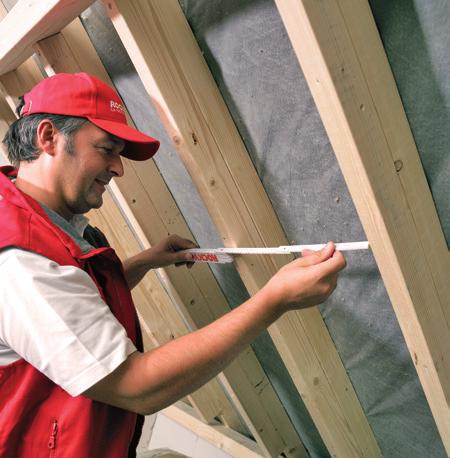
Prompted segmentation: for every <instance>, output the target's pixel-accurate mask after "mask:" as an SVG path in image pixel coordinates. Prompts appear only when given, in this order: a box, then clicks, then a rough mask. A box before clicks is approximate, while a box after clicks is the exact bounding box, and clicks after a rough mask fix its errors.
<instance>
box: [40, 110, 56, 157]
mask: <svg viewBox="0 0 450 458" xmlns="http://www.w3.org/2000/svg"><path fill="white" fill-rule="evenodd" d="M58 137H59V131H58V129H56V127H55V126H54V124H53V123H52V122H51V121H50V120H49V119H43V120H42V121H41V122H40V123H39V124H38V127H37V129H36V146H37V148H38V149H39V150H40V151H42V152H43V153H47V154H49V155H50V156H54V155H55V153H56V142H57V140H58Z"/></svg>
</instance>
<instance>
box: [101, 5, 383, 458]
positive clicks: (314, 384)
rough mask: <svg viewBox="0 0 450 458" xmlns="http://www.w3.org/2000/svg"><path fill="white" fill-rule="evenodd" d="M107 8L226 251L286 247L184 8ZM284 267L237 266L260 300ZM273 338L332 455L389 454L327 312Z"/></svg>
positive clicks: (286, 323) (276, 328)
mask: <svg viewBox="0 0 450 458" xmlns="http://www.w3.org/2000/svg"><path fill="white" fill-rule="evenodd" d="M105 5H106V9H107V11H108V14H109V15H110V17H111V19H112V21H113V24H114V25H115V27H116V30H117V31H118V33H119V35H120V36H121V39H122V41H123V43H124V45H125V47H126V48H127V50H128V53H129V55H130V57H131V58H132V60H133V62H134V64H135V67H136V69H137V71H138V73H139V75H140V77H141V80H142V81H143V83H144V86H145V87H146V89H147V91H148V93H149V95H150V97H151V99H152V101H153V102H154V104H155V106H156V107H157V110H158V111H159V113H160V117H161V119H162V120H163V122H164V124H165V127H166V129H167V131H168V133H169V135H170V137H171V138H172V139H173V141H174V143H175V145H176V146H177V148H178V151H179V152H180V155H181V157H182V159H183V161H184V163H185V165H186V167H187V169H188V171H189V173H190V175H191V176H192V178H193V180H194V182H195V184H196V185H197V187H198V189H199V192H200V194H201V196H202V198H203V200H204V202H205V204H206V206H207V208H208V210H209V212H210V214H211V216H212V218H213V220H214V222H215V224H216V226H217V228H218V230H219V232H220V234H221V236H222V238H223V240H224V241H225V243H226V244H227V245H230V246H232V245H242V246H264V245H266V246H276V245H280V244H286V243H287V241H286V239H285V236H284V234H283V231H282V229H281V226H280V225H279V223H278V220H277V218H276V216H275V214H274V211H273V209H272V207H271V205H270V203H269V200H268V198H267V196H266V194H265V192H264V190H263V188H262V185H261V182H260V180H259V178H258V177H257V175H256V172H255V170H254V167H253V165H252V163H251V161H250V159H249V156H248V153H247V152H246V150H245V148H244V146H243V144H242V141H241V139H240V136H239V134H238V132H237V130H236V128H235V126H234V124H233V122H232V120H231V117H230V115H229V113H228V110H227V108H226V106H225V104H224V102H223V100H222V98H221V96H220V94H219V92H218V90H217V88H216V85H215V83H214V80H213V78H212V76H211V74H210V73H209V70H208V68H207V66H206V63H205V61H204V59H203V57H202V55H201V52H200V50H199V49H198V46H197V43H196V42H195V39H194V37H193V35H192V32H191V31H190V29H189V26H188V24H187V22H186V19H185V17H184V15H183V14H182V12H181V9H180V6H179V4H178V2H177V1H174V0H168V1H165V2H163V3H162V2H158V1H133V2H126V1H122V0H118V1H112V0H111V1H105ZM125 192H126V191H124V193H125ZM285 261H286V259H284V260H283V261H281V260H280V259H279V258H277V259H275V258H264V259H263V258H262V257H258V258H257V259H256V258H254V259H251V260H250V259H249V258H245V257H242V258H241V259H240V260H238V261H237V267H238V270H239V272H240V274H241V276H242V278H243V280H244V282H245V284H246V286H247V289H248V290H249V291H250V292H251V293H254V292H256V291H257V290H258V289H259V288H261V287H262V286H263V285H264V284H265V282H266V281H267V280H268V279H269V277H270V276H271V275H272V274H273V273H274V272H275V271H276V270H277V268H278V267H280V266H281V265H282V263H283V262H285ZM270 333H271V336H272V338H273V340H274V342H275V344H276V346H277V348H278V350H279V352H280V354H281V356H282V358H283V360H284V362H285V363H286V365H287V368H288V370H289V371H290V374H291V376H292V379H293V381H294V383H295V384H296V386H297V388H298V390H299V392H300V393H301V394H302V396H303V399H304V401H305V404H306V405H307V407H308V409H309V412H310V414H311V416H312V418H313V420H314V421H315V423H316V425H317V427H318V429H319V431H320V433H321V434H322V437H323V439H324V441H325V443H326V445H327V447H328V449H329V450H330V452H331V453H332V454H333V455H337V456H343V457H344V456H345V457H361V456H371V457H374V456H380V452H379V449H378V445H377V443H376V441H375V439H374V436H373V433H372V431H371V429H370V427H369V425H368V423H367V419H366V417H365V416H364V413H363V411H362V408H361V406H360V404H359V401H358V399H357V397H356V395H355V392H354V390H353V387H352V385H351V383H350V381H349V379H348V377H347V374H346V371H345V369H344V367H343V366H342V363H341V361H340V358H339V356H338V354H337V351H336V349H335V347H334V344H333V342H332V341H331V338H330V336H329V334H328V331H327V330H326V327H325V325H324V323H323V321H322V318H321V316H320V314H319V312H318V310H317V309H310V310H307V311H303V312H296V313H291V314H289V315H288V316H285V317H284V318H283V319H281V320H279V321H278V322H277V323H276V324H274V325H273V326H272V327H271V329H270Z"/></svg>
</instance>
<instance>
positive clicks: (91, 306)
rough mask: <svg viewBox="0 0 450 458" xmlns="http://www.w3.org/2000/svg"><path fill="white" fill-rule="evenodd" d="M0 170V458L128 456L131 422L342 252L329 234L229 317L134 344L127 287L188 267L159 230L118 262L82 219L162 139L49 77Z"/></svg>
mask: <svg viewBox="0 0 450 458" xmlns="http://www.w3.org/2000/svg"><path fill="white" fill-rule="evenodd" d="M4 143H5V145H6V148H7V151H8V155H9V158H10V161H11V162H12V163H13V164H14V165H16V166H17V167H18V170H16V169H13V168H12V167H3V168H2V170H1V171H2V173H1V174H0V227H1V228H2V232H1V234H0V278H1V285H0V456H2V457H29V456H34V457H37V456H41V455H42V456H53V455H55V456H58V454H59V456H64V457H65V458H71V457H108V458H109V457H111V458H112V457H124V456H127V455H128V456H133V455H134V454H135V447H136V444H137V440H138V438H139V433H140V426H141V418H140V416H139V415H137V414H149V413H151V412H155V411H157V410H159V409H161V408H163V407H165V406H167V405H169V404H171V403H172V402H174V401H176V400H177V399H180V398H182V397H183V396H185V395H186V394H188V393H190V392H192V391H194V390H196V389H197V388H198V387H199V386H201V385H202V384H204V383H205V382H207V381H208V380H209V379H211V378H212V377H214V376H215V375H216V374H217V373H219V372H220V371H222V370H223V368H224V367H225V366H226V365H227V364H228V363H229V362H230V361H231V360H232V359H233V358H234V357H235V356H236V355H237V354H238V353H239V352H240V351H241V350H243V349H244V348H245V347H246V346H247V345H248V344H249V343H250V342H251V341H252V340H253V339H254V338H255V337H256V336H257V335H258V334H259V333H261V332H262V331H263V330H265V329H266V328H267V327H268V326H269V325H270V324H272V323H273V322H274V321H275V320H276V319H278V318H279V317H280V316H281V315H283V314H284V313H285V312H287V311H289V310H293V309H301V308H304V307H308V306H312V305H315V304H318V303H321V302H323V301H324V300H325V299H326V298H327V297H328V296H329V295H330V294H331V292H332V291H333V290H334V288H335V286H336V281H337V274H338V272H339V271H340V270H341V269H343V268H344V266H345V260H344V258H343V256H342V254H341V253H339V252H336V251H335V250H334V245H333V244H332V243H330V244H328V245H327V247H326V248H325V249H324V250H322V251H321V252H317V253H315V252H305V253H303V258H300V259H298V260H296V261H294V262H292V263H290V264H288V265H286V266H285V267H283V268H282V269H281V270H280V271H279V272H278V273H277V274H276V275H275V276H274V277H273V278H272V279H271V280H270V281H269V282H268V283H267V285H266V286H265V287H264V288H262V289H261V290H260V291H259V292H258V293H257V294H256V295H255V296H253V297H252V298H251V299H249V300H248V301H246V302H245V303H244V304H242V305H241V306H240V307H238V308H236V309H234V310H233V311H231V312H230V313H228V314H227V315H225V316H223V317H222V318H220V319H218V320H217V321H215V322H213V323H211V324H210V325H208V326H206V327H204V328H202V329H200V330H198V331H195V332H193V333H191V334H189V335H186V336H183V337H181V338H179V339H176V340H174V341H172V342H170V343H168V344H166V345H163V346H161V347H159V348H158V349H156V350H153V351H151V352H142V344H141V339H140V333H139V327H138V323H137V319H136V313H135V310H134V306H133V304H132V300H131V295H130V288H132V287H133V286H135V285H136V284H137V283H138V282H139V281H140V280H141V279H142V277H143V276H144V275H145V273H146V272H147V271H148V270H149V269H151V268H155V267H160V266H166V265H169V264H173V263H189V261H191V257H190V256H189V255H188V254H186V253H180V250H182V249H186V248H191V247H193V246H194V244H193V243H192V242H190V241H188V240H185V239H181V238H180V237H177V236H170V237H169V238H168V239H166V240H163V241H162V242H160V243H159V244H158V245H156V246H155V247H153V248H151V249H149V250H145V251H143V252H142V253H140V254H138V255H137V256H135V257H133V258H131V259H129V260H127V261H125V262H124V263H123V264H122V263H121V262H120V261H119V260H118V258H117V257H116V256H115V254H114V251H113V250H112V249H111V248H109V247H108V246H107V243H106V240H105V239H104V237H103V236H102V234H101V233H100V232H99V231H97V230H95V229H93V228H92V227H90V226H88V225H87V221H86V218H85V217H84V216H83V214H84V213H86V212H87V211H88V210H90V209H91V208H99V207H100V206H101V204H102V194H103V192H104V191H105V186H106V185H107V184H108V182H109V181H110V180H111V179H112V178H113V177H120V176H122V175H123V166H122V161H121V156H125V157H128V158H130V159H133V160H145V159H148V158H150V157H151V156H153V154H155V152H156V150H157V149H158V146H159V143H158V142H157V141H156V140H154V139H153V138H151V137H148V136H146V135H144V134H142V133H140V132H138V131H136V130H134V129H132V128H130V127H129V126H127V125H126V119H125V115H124V108H123V106H122V103H121V101H120V99H119V97H118V96H117V94H116V93H115V92H114V91H113V90H112V89H111V88H110V87H109V86H107V85H106V84H104V83H103V82H101V81H99V80H98V79H96V78H94V77H92V76H89V75H87V74H84V73H79V74H75V75H71V74H58V75H56V76H54V77H51V78H48V79H46V80H44V81H42V82H41V83H39V84H38V85H37V86H36V87H34V88H33V89H32V90H31V91H30V92H29V93H28V94H26V95H25V97H24V104H23V106H22V107H20V119H18V120H17V121H16V122H15V123H14V124H13V125H12V126H11V128H10V130H9V131H8V133H7V135H6V137H5V139H4Z"/></svg>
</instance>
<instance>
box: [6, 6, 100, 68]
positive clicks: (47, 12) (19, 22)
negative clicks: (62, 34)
mask: <svg viewBox="0 0 450 458" xmlns="http://www.w3.org/2000/svg"><path fill="white" fill-rule="evenodd" d="M91 3H93V0H46V1H42V0H26V1H25V0H19V1H18V2H17V3H16V4H15V5H14V7H13V8H12V9H11V11H10V12H9V13H8V15H7V16H6V17H5V18H4V19H3V20H2V21H1V22H0V36H1V37H2V40H1V41H0V75H2V74H3V73H7V72H9V71H12V70H15V69H16V68H17V67H18V66H19V65H21V64H22V63H23V62H25V60H27V59H28V58H29V57H30V56H31V55H32V54H33V48H32V46H33V45H34V44H35V43H36V42H37V41H39V40H42V39H43V38H45V37H48V36H50V35H53V34H54V33H57V32H59V31H60V30H61V29H62V28H63V27H65V26H66V25H67V24H68V23H69V22H71V21H72V20H73V19H74V18H75V17H77V16H78V15H79V14H80V13H82V12H83V11H84V10H85V9H86V8H87V7H88V6H89V5H90V4H91ZM3 10H4V8H3Z"/></svg>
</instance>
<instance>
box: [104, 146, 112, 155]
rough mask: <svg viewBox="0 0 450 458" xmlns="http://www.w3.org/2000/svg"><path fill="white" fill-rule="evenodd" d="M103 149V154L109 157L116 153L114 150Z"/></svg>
mask: <svg viewBox="0 0 450 458" xmlns="http://www.w3.org/2000/svg"><path fill="white" fill-rule="evenodd" d="M101 149H102V150H103V152H104V153H105V154H106V155H107V156H110V155H111V154H113V153H114V151H113V150H112V148H106V147H102V148H101Z"/></svg>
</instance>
